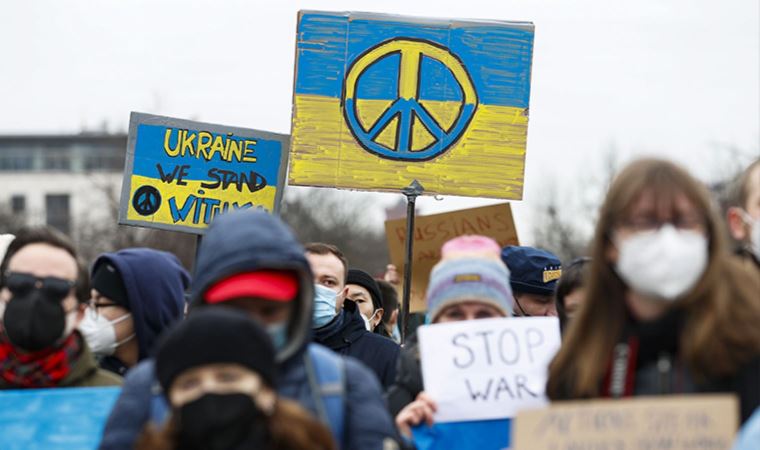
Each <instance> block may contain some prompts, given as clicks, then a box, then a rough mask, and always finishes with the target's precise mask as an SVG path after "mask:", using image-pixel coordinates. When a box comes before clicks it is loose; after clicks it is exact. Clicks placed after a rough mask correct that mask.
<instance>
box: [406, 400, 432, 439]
mask: <svg viewBox="0 0 760 450" xmlns="http://www.w3.org/2000/svg"><path fill="white" fill-rule="evenodd" d="M437 409H438V407H437V406H436V404H435V402H434V401H433V399H432V398H430V396H428V395H427V394H426V393H425V391H422V392H420V394H419V395H418V396H417V400H415V401H413V402H412V403H409V404H408V405H406V406H405V407H404V409H402V410H401V412H400V413H398V415H397V416H396V426H397V427H398V429H399V431H400V432H401V434H402V435H404V437H406V438H409V439H410V438H411V437H412V427H415V426H417V425H419V424H421V423H422V422H425V423H427V425H428V426H433V414H435V411H436V410H437Z"/></svg>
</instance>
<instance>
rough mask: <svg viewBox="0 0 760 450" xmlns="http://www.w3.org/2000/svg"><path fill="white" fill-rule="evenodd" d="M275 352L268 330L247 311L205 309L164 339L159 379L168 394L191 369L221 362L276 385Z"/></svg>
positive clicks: (193, 315)
mask: <svg viewBox="0 0 760 450" xmlns="http://www.w3.org/2000/svg"><path fill="white" fill-rule="evenodd" d="M274 358H275V350H274V347H273V346H272V342H271V340H270V338H269V335H268V334H267V332H266V330H265V329H264V328H263V327H262V326H261V325H259V324H258V323H257V322H255V321H254V320H253V319H251V318H250V317H248V316H247V315H246V314H245V313H244V312H241V311H238V310H236V309H233V308H227V307H223V306H213V307H201V308H197V309H196V311H195V312H193V313H191V314H190V315H189V316H188V318H187V320H185V321H184V322H180V323H178V324H177V325H176V326H175V327H174V328H172V329H171V330H169V331H168V332H167V333H166V334H165V335H164V336H163V338H162V339H161V342H160V344H159V346H158V352H157V354H156V377H157V378H158V381H159V383H161V387H162V388H163V389H164V392H169V389H170V388H171V385H172V383H173V382H174V380H175V379H176V378H177V377H178V376H179V375H180V374H182V372H185V371H186V370H188V369H192V368H195V367H201V366H206V365H210V364H218V363H232V364H239V365H241V366H244V367H247V368H248V369H250V370H252V371H253V372H256V373H257V374H259V376H260V377H261V378H262V380H263V381H264V383H265V384H266V385H268V386H274V385H275V371H276V367H275V360H274Z"/></svg>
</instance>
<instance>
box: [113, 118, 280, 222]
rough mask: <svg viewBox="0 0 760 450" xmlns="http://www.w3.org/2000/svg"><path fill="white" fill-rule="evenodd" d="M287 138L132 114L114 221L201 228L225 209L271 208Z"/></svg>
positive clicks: (275, 199)
mask: <svg viewBox="0 0 760 450" xmlns="http://www.w3.org/2000/svg"><path fill="white" fill-rule="evenodd" d="M287 147H288V137H287V136H285V135H281V134H274V133H267V132H265V131H258V130H249V129H246V128H235V127H227V126H222V125H213V124H208V123H202V122H193V121H189V120H181V119H172V118H168V117H161V116H153V115H149V114H141V113H132V115H131V117H130V122H129V138H128V141H127V160H126V164H125V169H124V183H123V185H122V191H121V206H120V209H119V223H121V224H126V225H137V226H143V227H150V228H160V229H164V230H174V231H184V232H188V233H196V234H202V233H203V232H204V230H205V228H206V227H207V226H208V224H209V223H210V222H211V220H212V219H213V218H214V216H216V215H217V214H219V213H222V212H225V211H227V210H230V209H242V208H258V209H263V210H266V211H276V210H277V208H278V205H279V202H280V197H281V196H282V191H283V188H284V179H285V169H286V167H287Z"/></svg>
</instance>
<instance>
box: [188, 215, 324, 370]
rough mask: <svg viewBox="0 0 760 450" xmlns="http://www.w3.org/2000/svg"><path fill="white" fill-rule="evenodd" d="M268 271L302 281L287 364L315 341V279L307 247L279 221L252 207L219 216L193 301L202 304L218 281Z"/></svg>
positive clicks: (198, 265) (204, 249)
mask: <svg viewBox="0 0 760 450" xmlns="http://www.w3.org/2000/svg"><path fill="white" fill-rule="evenodd" d="M262 269H279V270H292V271H294V272H295V273H296V274H297V276H298V278H299V289H298V295H297V297H296V299H295V305H294V308H293V313H292V314H291V316H290V319H289V324H288V343H287V344H286V345H285V347H284V348H283V349H282V350H280V351H279V352H278V354H277V361H278V362H280V363H283V362H285V361H286V360H288V359H290V358H291V357H292V356H294V355H296V354H298V353H300V352H302V351H303V349H304V348H305V345H306V344H307V343H308V341H309V340H310V338H311V320H312V317H311V316H312V304H313V301H314V281H313V277H312V274H311V269H310V268H309V263H308V261H307V260H306V257H305V256H304V249H303V247H302V246H301V244H299V243H298V241H297V240H296V238H295V236H294V235H293V232H292V231H291V230H290V228H289V227H288V226H287V225H285V224H284V223H283V222H282V221H281V220H280V219H278V218H277V217H275V216H272V215H270V214H267V213H265V212H263V211H256V210H251V209H246V210H236V211H231V212H229V213H226V214H222V215H221V216H217V217H216V218H215V219H214V221H213V222H211V226H209V228H208V229H207V230H206V234H205V235H204V236H203V240H202V241H201V246H200V249H199V250H198V258H197V260H196V262H195V273H194V276H193V284H192V288H191V302H192V303H193V305H197V304H202V303H203V294H204V293H205V292H206V290H207V289H208V288H209V287H211V286H212V285H213V284H214V283H216V282H217V281H220V280H223V279H225V278H227V277H230V276H232V275H235V274H238V273H242V272H251V271H255V270H262Z"/></svg>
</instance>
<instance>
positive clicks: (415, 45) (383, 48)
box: [289, 12, 533, 199]
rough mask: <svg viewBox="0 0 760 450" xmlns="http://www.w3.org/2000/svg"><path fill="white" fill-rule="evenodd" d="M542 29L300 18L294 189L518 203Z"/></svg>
mask: <svg viewBox="0 0 760 450" xmlns="http://www.w3.org/2000/svg"><path fill="white" fill-rule="evenodd" d="M532 56H533V25H532V24H530V23H518V22H501V21H488V22H476V21H444V20H435V19H418V18H407V17H401V16H387V15H378V14H363V13H329V12H301V13H300V14H299V20H298V36H297V52H296V58H297V59H296V79H295V95H294V113H293V124H292V139H291V157H290V158H291V169H290V176H289V180H290V182H291V183H292V184H302V185H311V186H328V187H339V188H353V189H364V190H381V191H383V190H384V191H399V190H400V189H402V188H404V187H406V186H408V185H410V184H411V182H412V181H413V180H415V179H416V180H418V181H419V182H420V183H421V184H422V185H423V187H424V188H425V191H426V193H435V194H454V195H465V196H478V197H493V198H506V199H520V198H522V191H523V175H524V168H525V147H526V140H527V129H528V104H529V99H530V77H531V63H532Z"/></svg>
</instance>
